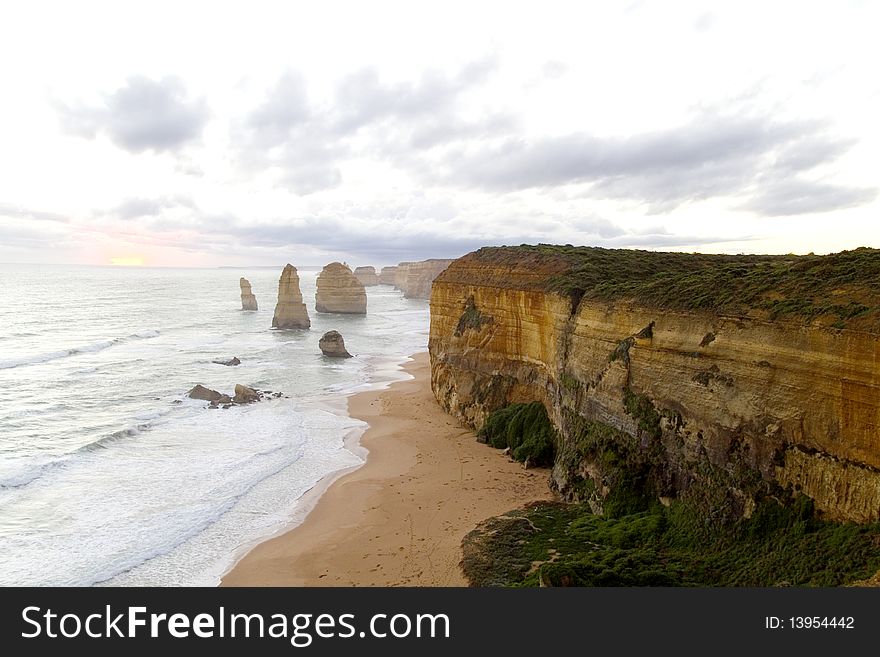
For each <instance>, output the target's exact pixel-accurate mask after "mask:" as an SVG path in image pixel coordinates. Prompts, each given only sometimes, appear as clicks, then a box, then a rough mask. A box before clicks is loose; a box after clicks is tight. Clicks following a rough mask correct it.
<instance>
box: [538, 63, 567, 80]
mask: <svg viewBox="0 0 880 657" xmlns="http://www.w3.org/2000/svg"><path fill="white" fill-rule="evenodd" d="M567 72H568V66H567V65H566V64H565V63H563V62H560V61H558V60H555V59H551V60H549V61H547V62H544V65H543V66H542V67H541V73H542V74H543V75H544V77H545V78H547V79H548V80H557V79H559V78H561V77H562V76H563V75H565V74H566V73H567Z"/></svg>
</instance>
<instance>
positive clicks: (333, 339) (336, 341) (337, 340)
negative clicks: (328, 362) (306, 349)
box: [318, 331, 351, 358]
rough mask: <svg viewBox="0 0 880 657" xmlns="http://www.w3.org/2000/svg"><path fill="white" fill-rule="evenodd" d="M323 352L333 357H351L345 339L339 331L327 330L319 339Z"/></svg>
mask: <svg viewBox="0 0 880 657" xmlns="http://www.w3.org/2000/svg"><path fill="white" fill-rule="evenodd" d="M318 346H319V347H320V348H321V353H322V354H324V355H325V356H329V357H331V358H351V354H350V353H348V351H346V349H345V340H343V339H342V334H341V333H340V332H339V331H327V332H326V333H325V334H324V335H323V336H322V337H321V339H320V340H319V341H318Z"/></svg>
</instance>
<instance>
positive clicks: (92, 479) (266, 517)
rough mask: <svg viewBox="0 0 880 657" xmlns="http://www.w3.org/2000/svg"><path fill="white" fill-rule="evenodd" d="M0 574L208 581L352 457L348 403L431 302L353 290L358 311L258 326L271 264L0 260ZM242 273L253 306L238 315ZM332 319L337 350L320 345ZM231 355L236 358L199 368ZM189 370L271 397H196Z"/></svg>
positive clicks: (270, 286)
mask: <svg viewBox="0 0 880 657" xmlns="http://www.w3.org/2000/svg"><path fill="white" fill-rule="evenodd" d="M0 274H2V277H3V285H2V289H0V391H2V394H0V554H2V555H3V556H2V559H0V584H3V585H15V584H18V585H97V584H105V585H213V584H216V583H217V582H218V578H219V576H220V575H221V574H222V573H223V572H225V571H226V570H227V569H228V568H229V567H230V566H231V565H232V563H234V560H235V559H236V558H237V557H240V556H241V554H242V553H243V552H245V551H246V549H247V547H248V546H251V545H253V544H254V543H255V542H256V541H258V540H259V539H261V538H265V537H267V536H269V535H271V534H272V533H275V532H278V531H279V530H280V529H281V528H283V527H288V526H291V523H294V522H296V521H298V520H301V518H302V517H303V516H304V514H305V512H306V511H307V510H308V508H307V506H306V504H305V502H304V500H303V494H304V493H306V492H307V491H309V490H310V489H311V488H313V487H314V486H315V484H316V483H317V482H319V481H321V480H322V479H324V480H325V481H326V478H327V477H328V476H330V475H332V473H336V472H339V471H342V470H344V469H346V468H352V467H356V466H357V465H359V464H361V463H362V462H363V458H364V454H363V453H362V450H359V449H357V447H356V441H354V445H355V446H354V447H353V446H352V445H353V444H352V438H353V437H355V438H356V437H357V435H359V432H362V430H363V428H364V426H365V425H364V424H363V423H362V422H360V421H358V420H354V419H351V418H349V417H348V416H347V415H346V413H345V410H346V405H345V396H346V395H348V394H351V393H352V392H355V391H358V390H364V389H367V388H370V387H380V386H382V385H387V384H388V382H390V381H393V380H398V379H401V378H405V375H403V374H402V372H401V371H400V366H401V365H402V364H403V363H405V362H406V360H407V356H408V355H409V354H412V353H414V352H417V351H423V350H424V349H425V348H426V347H427V340H428V304H427V302H426V301H421V300H409V299H404V298H403V297H402V294H401V292H399V291H397V290H394V289H393V288H391V287H390V286H384V285H383V286H375V287H368V288H367V315H366V316H355V315H338V314H325V313H317V312H315V310H314V298H315V296H314V295H315V281H316V278H317V271H300V285H301V289H302V292H303V300H304V302H305V303H306V305H307V307H308V308H309V315H310V317H311V320H312V327H311V330H308V331H304V330H290V331H278V330H272V329H271V328H270V327H271V323H272V314H273V310H274V306H275V300H276V292H277V288H278V277H279V275H280V267H279V268H278V269H159V268H156V269H150V268H111V267H106V268H105V267H61V266H35V265H0ZM240 276H244V277H246V278H248V279H249V280H250V282H251V284H252V286H253V291H254V294H255V295H256V297H257V301H258V304H259V308H260V309H259V311H257V312H244V311H241V310H240V308H241V302H240V297H239V285H238V279H239V277H240ZM331 329H335V330H338V331H339V332H340V333H342V335H343V336H344V338H345V344H346V347H347V349H348V351H349V352H351V353H352V354H353V355H354V357H353V358H351V359H346V360H337V359H330V358H326V357H324V356H322V355H321V352H320V350H319V349H318V339H319V338H320V336H321V335H323V333H324V332H325V331H328V330H331ZM233 356H237V357H238V358H240V359H241V365H239V366H237V367H229V366H224V365H218V364H215V363H213V362H212V361H214V360H226V359H230V358H232V357H233ZM197 383H201V384H203V385H205V386H207V387H209V388H214V389H216V390H219V391H220V392H226V393H230V394H231V393H232V391H233V388H234V387H235V384H236V383H242V384H245V385H248V386H251V387H255V388H258V389H260V390H270V391H272V392H273V393H279V392H280V393H282V394H283V397H280V398H276V397H274V396H273V397H270V398H268V399H264V400H263V401H261V402H259V403H255V404H252V405H248V406H234V407H232V408H229V409H209V408H207V404H206V402H203V401H197V400H192V399H189V398H188V397H187V396H186V393H187V391H188V390H189V389H190V388H192V386H194V385H195V384H197Z"/></svg>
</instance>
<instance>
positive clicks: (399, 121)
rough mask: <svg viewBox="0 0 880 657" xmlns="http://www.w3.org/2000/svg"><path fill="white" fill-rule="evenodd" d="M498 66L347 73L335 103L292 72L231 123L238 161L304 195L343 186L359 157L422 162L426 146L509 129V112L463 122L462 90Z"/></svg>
mask: <svg viewBox="0 0 880 657" xmlns="http://www.w3.org/2000/svg"><path fill="white" fill-rule="evenodd" d="M497 66H498V62H497V60H496V59H495V58H493V57H486V58H483V59H479V60H474V61H472V62H470V63H468V64H467V65H465V66H464V67H463V68H461V69H460V70H459V71H458V72H457V73H455V74H453V75H449V74H446V73H443V72H441V71H437V70H427V71H425V72H424V73H423V74H422V75H421V76H420V77H419V78H418V79H417V80H415V81H404V82H395V83H387V82H384V81H382V79H381V78H380V76H379V73H378V72H377V70H376V69H374V68H363V69H361V70H359V71H356V72H354V73H352V74H350V75H347V76H345V77H343V78H342V79H341V80H340V81H339V82H338V83H337V85H336V87H335V92H334V98H333V100H332V102H331V103H330V104H329V105H328V106H319V105H316V104H314V103H313V102H311V101H310V99H309V97H308V93H307V85H306V82H305V79H304V78H303V77H302V75H301V74H299V73H298V72H296V71H287V72H285V73H284V74H283V75H282V76H281V77H280V78H279V79H278V81H277V82H276V83H275V84H274V85H273V86H272V88H270V89H269V90H268V92H267V93H266V95H265V97H264V98H263V99H262V101H261V103H260V104H259V105H257V106H256V107H254V108H253V109H252V110H251V111H250V112H249V113H247V114H246V115H245V116H244V117H242V118H241V119H240V120H239V121H238V122H237V123H236V124H235V125H234V126H233V128H232V131H231V140H232V143H233V147H234V149H235V153H236V161H237V163H238V165H239V166H240V167H241V168H243V169H244V170H246V171H249V172H252V173H256V174H262V173H268V174H269V175H271V176H272V177H273V179H274V181H275V183H276V185H278V186H279V187H283V188H286V189H288V190H290V191H292V192H294V193H296V194H299V195H307V194H312V193H315V192H319V191H323V190H327V189H332V188H334V187H337V186H339V185H341V184H342V182H343V175H342V168H343V164H344V163H345V162H346V161H347V160H349V159H351V158H355V157H360V156H366V157H367V158H370V159H374V160H376V159H380V160H381V159H383V158H385V159H390V160H393V161H394V163H395V164H397V165H399V166H400V165H403V166H404V168H405V167H406V166H408V165H412V166H418V164H417V163H416V162H414V161H413V158H414V157H417V155H418V153H419V151H422V150H427V149H431V148H433V147H435V146H438V145H444V144H448V143H450V142H455V141H461V140H469V139H479V138H485V137H488V136H497V135H500V134H506V133H508V132H509V131H510V130H512V129H513V127H514V126H515V125H516V119H515V117H513V116H512V115H510V114H503V113H496V114H491V115H489V116H486V117H482V118H476V119H463V118H461V117H459V116H458V115H457V113H456V108H457V103H458V101H459V98H460V96H461V95H462V94H464V93H466V92H467V91H468V90H470V89H472V88H474V87H476V86H478V85H479V84H481V83H482V82H484V81H485V80H486V79H487V77H488V76H490V75H491V74H492V73H493V72H494V71H495V69H496V68H497Z"/></svg>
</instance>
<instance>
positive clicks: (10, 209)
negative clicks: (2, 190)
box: [0, 202, 70, 224]
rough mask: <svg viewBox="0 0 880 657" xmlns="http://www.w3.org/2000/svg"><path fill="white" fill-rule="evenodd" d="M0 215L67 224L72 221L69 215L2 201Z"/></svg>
mask: <svg viewBox="0 0 880 657" xmlns="http://www.w3.org/2000/svg"><path fill="white" fill-rule="evenodd" d="M0 217H9V218H10V219H32V220H34V221H52V222H56V223H62V224H66V223H68V222H69V221H70V219H69V218H68V217H66V216H64V215H62V214H58V213H56V212H45V211H43V210H34V209H32V208H26V207H23V206H21V205H16V204H14V203H3V202H0Z"/></svg>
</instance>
